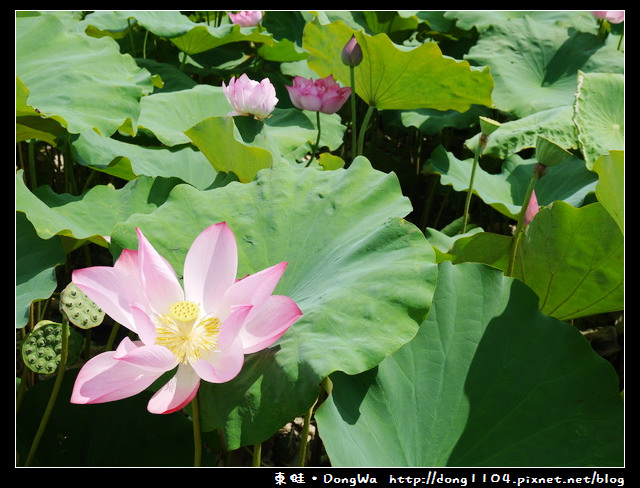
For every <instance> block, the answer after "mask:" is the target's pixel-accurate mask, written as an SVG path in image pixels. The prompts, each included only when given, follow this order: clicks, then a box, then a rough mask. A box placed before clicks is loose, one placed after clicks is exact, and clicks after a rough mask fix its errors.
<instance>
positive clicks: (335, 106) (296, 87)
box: [287, 75, 351, 114]
mask: <svg viewBox="0 0 640 488" xmlns="http://www.w3.org/2000/svg"><path fill="white" fill-rule="evenodd" d="M287 90H288V91H289V96H290V97H291V102H292V103H293V105H294V106H295V107H296V108H299V109H300V110H311V111H313V112H322V113H325V114H333V113H336V112H337V111H338V110H340V109H341V108H342V106H343V105H344V103H345V102H346V101H347V99H348V98H349V95H351V88H349V87H341V86H340V85H338V83H336V82H335V80H334V79H333V75H329V76H327V77H326V78H322V79H319V80H312V79H306V78H303V77H302V76H296V77H295V78H293V86H287Z"/></svg>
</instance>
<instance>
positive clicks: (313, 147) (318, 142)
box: [305, 112, 322, 167]
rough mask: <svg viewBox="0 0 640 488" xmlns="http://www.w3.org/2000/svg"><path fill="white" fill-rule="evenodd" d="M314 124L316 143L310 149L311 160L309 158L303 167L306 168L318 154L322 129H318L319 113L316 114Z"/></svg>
mask: <svg viewBox="0 0 640 488" xmlns="http://www.w3.org/2000/svg"><path fill="white" fill-rule="evenodd" d="M316 124H317V126H318V136H317V137H316V143H315V144H314V145H313V146H312V147H311V158H309V162H308V163H307V164H306V165H305V167H308V166H309V165H310V164H311V163H312V162H313V159H314V158H315V155H316V153H317V152H318V146H319V144H320V134H321V132H322V129H321V127H320V112H316Z"/></svg>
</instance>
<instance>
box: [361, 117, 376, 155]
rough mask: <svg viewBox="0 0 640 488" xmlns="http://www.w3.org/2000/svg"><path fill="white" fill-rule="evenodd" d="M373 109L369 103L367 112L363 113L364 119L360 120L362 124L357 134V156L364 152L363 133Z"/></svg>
mask: <svg viewBox="0 0 640 488" xmlns="http://www.w3.org/2000/svg"><path fill="white" fill-rule="evenodd" d="M374 110H375V108H374V107H373V106H371V105H369V108H367V113H366V114H364V120H363V121H362V126H361V127H360V134H358V154H357V155H358V156H360V155H362V153H363V152H364V134H365V132H366V131H367V126H368V125H369V120H370V119H371V116H372V115H373V111H374Z"/></svg>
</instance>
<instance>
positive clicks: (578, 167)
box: [428, 129, 597, 219]
mask: <svg viewBox="0 0 640 488" xmlns="http://www.w3.org/2000/svg"><path fill="white" fill-rule="evenodd" d="M499 130H500V129H498V131H499ZM428 163H430V165H431V166H430V168H431V169H433V171H435V172H436V173H439V174H441V175H442V176H441V179H442V183H443V184H445V185H452V186H453V188H454V189H455V190H456V191H466V190H468V188H469V180H470V175H471V169H472V165H473V159H465V160H463V161H462V160H459V159H457V158H456V157H455V156H454V155H453V154H450V153H448V152H447V151H445V150H444V148H442V147H438V148H436V149H435V150H434V151H433V153H432V154H431V158H430V159H429V161H428ZM536 164H537V161H536V160H535V159H531V160H525V159H522V158H521V157H520V156H518V155H512V156H509V157H508V158H507V159H506V160H505V162H504V165H503V168H502V172H501V173H498V174H491V173H488V172H487V171H485V170H484V169H483V168H482V167H480V166H479V167H478V168H477V170H476V174H475V179H474V183H473V192H474V193H475V194H476V195H478V196H479V197H480V198H481V199H482V200H483V201H484V202H485V203H486V204H487V205H490V206H491V207H493V208H495V209H496V210H497V211H499V212H500V213H502V214H503V215H506V216H507V217H510V218H513V219H517V218H518V214H519V213H520V209H521V208H522V200H523V199H524V196H525V192H526V189H527V186H528V185H529V182H530V180H531V175H532V173H533V167H534V166H535V165H536ZM596 181H597V175H596V174H595V173H593V172H591V171H589V170H587V169H586V168H585V165H584V161H582V160H581V159H578V158H576V157H570V158H569V159H568V160H567V161H566V162H564V163H563V164H560V165H557V166H553V167H549V168H548V169H547V172H546V176H544V177H543V178H540V179H539V180H538V182H537V183H536V187H535V190H536V196H537V199H538V203H539V204H540V205H548V204H550V203H551V202H554V201H556V200H563V201H566V202H568V203H570V204H571V205H574V206H580V205H581V204H582V202H583V201H584V198H585V197H586V196H587V195H588V194H589V193H591V192H593V191H594V189H595V185H596Z"/></svg>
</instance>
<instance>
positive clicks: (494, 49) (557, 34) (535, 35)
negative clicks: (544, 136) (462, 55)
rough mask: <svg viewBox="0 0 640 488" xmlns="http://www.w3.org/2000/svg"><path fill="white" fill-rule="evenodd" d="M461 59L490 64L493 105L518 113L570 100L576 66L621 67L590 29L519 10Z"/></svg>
mask: <svg viewBox="0 0 640 488" xmlns="http://www.w3.org/2000/svg"><path fill="white" fill-rule="evenodd" d="M466 59H468V60H470V61H471V62H472V63H474V64H479V65H483V66H491V74H492V76H493V78H494V81H495V90H494V91H493V100H494V102H495V107H496V108H498V109H500V110H502V111H504V112H510V113H513V114H514V115H517V116H519V117H524V116H526V115H530V114H532V113H535V112H539V111H541V110H546V109H549V108H554V107H560V106H563V105H573V101H574V95H575V91H576V85H577V77H578V71H579V70H582V71H584V72H597V71H602V72H607V73H623V72H624V54H623V53H621V52H618V51H617V50H616V49H615V46H613V45H611V44H605V45H603V44H602V42H601V41H599V40H598V39H597V37H596V35H595V29H594V32H593V33H589V32H584V31H580V30H576V29H570V28H567V25H566V24H564V23H560V22H548V21H545V20H543V19H541V20H538V19H537V18H536V17H531V16H528V15H527V16H524V17H522V18H515V19H511V20H510V21H509V22H503V23H495V24H493V25H492V26H491V27H490V28H489V29H487V30H486V31H484V32H483V33H482V35H481V36H480V39H479V40H478V42H477V43H476V44H475V45H474V46H473V47H472V48H471V49H470V50H469V54H468V55H467V56H466Z"/></svg>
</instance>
